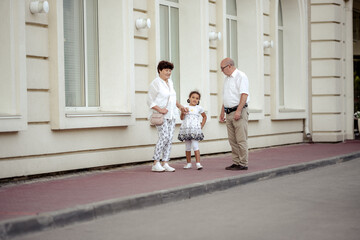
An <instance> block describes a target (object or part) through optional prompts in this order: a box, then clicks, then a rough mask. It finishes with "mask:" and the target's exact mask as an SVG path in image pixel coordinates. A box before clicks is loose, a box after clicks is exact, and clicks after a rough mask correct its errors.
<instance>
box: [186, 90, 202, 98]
mask: <svg viewBox="0 0 360 240" xmlns="http://www.w3.org/2000/svg"><path fill="white" fill-rule="evenodd" d="M194 93H195V94H197V95H199V100H200V98H201V94H200V93H199V91H191V92H190V94H189V98H190V97H191V95H193V94H194Z"/></svg>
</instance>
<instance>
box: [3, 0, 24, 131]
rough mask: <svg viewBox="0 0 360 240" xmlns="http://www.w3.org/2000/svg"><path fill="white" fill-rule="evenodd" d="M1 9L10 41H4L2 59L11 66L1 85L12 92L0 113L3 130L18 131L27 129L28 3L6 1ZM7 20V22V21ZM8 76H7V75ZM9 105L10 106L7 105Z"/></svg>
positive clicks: (4, 70) (5, 72) (4, 74)
mask: <svg viewBox="0 0 360 240" xmlns="http://www.w3.org/2000/svg"><path fill="white" fill-rule="evenodd" d="M2 4H4V5H3V6H7V7H4V8H1V10H0V12H2V16H3V20H2V24H3V26H5V27H6V28H7V29H6V30H7V33H8V34H6V33H5V34H4V30H5V29H2V34H3V35H2V37H8V39H7V41H4V42H2V48H3V49H6V52H5V53H2V56H1V57H0V58H2V60H1V61H5V62H6V63H7V64H8V67H4V69H3V72H2V76H3V77H2V78H1V81H2V84H3V86H5V87H6V88H7V90H8V92H9V93H10V95H8V97H7V98H5V99H2V100H4V101H5V104H6V108H4V109H3V113H1V114H0V132H17V131H22V130H26V129H27V118H28V117H27V82H26V80H27V79H26V76H27V75H26V48H25V46H26V42H25V24H24V22H25V11H24V9H25V2H24V1H13V0H4V1H2ZM6 16H8V17H6ZM6 20H8V22H6ZM4 76H8V77H4ZM8 106H10V107H8Z"/></svg>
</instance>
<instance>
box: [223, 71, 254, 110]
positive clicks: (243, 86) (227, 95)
mask: <svg viewBox="0 0 360 240" xmlns="http://www.w3.org/2000/svg"><path fill="white" fill-rule="evenodd" d="M243 93H245V94H247V95H248V97H247V100H246V103H248V102H249V101H250V92H249V80H248V78H247V76H246V74H245V73H243V72H241V71H240V70H238V69H235V71H234V72H233V73H232V74H231V75H230V76H226V77H225V79H224V90H223V100H224V107H226V108H232V107H235V106H237V105H239V103H240V97H241V94H243Z"/></svg>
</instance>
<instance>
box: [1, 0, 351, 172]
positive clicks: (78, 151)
mask: <svg viewBox="0 0 360 240" xmlns="http://www.w3.org/2000/svg"><path fill="white" fill-rule="evenodd" d="M36 2H37V1H35V0H1V1H0V14H1V16H4V18H3V19H4V20H3V21H1V23H0V29H1V32H2V34H1V35H0V42H1V45H0V52H1V54H0V68H1V73H2V74H1V76H0V78H1V81H0V178H12V177H19V176H27V175H34V174H43V173H51V172H59V171H68V170H75V169H85V168H92V167H99V166H110V165H118V164H125V163H135V162H145V161H151V158H152V154H153V150H154V146H155V143H156V141H157V131H156V129H155V128H154V127H152V126H150V124H149V122H148V120H147V117H148V114H149V109H148V107H147V105H146V95H147V90H148V86H149V84H150V82H151V81H152V80H153V79H154V78H155V77H156V75H157V71H156V67H157V63H158V62H159V61H160V60H163V59H165V60H169V61H172V62H173V63H174V65H175V68H174V71H173V73H172V79H173V81H174V84H175V89H176V91H177V94H178V101H179V102H181V103H182V104H185V103H186V100H187V97H188V94H189V92H190V91H192V90H195V89H196V90H199V91H200V92H201V94H202V98H201V105H202V106H203V107H204V108H205V110H206V114H207V116H208V121H207V123H206V125H205V127H204V129H203V131H204V135H205V140H204V141H202V142H201V143H200V150H201V154H213V153H222V152H228V151H230V146H229V144H228V140H227V132H226V126H225V124H224V123H220V122H219V120H218V119H219V113H220V107H221V104H222V83H223V77H224V76H223V74H222V72H221V69H220V62H221V60H222V59H223V58H225V57H231V58H233V59H234V60H235V63H236V65H237V67H238V68H239V69H240V70H242V71H243V72H245V73H246V74H247V75H248V78H249V83H250V94H251V102H250V103H249V111H250V120H249V147H250V148H252V149H254V148H261V147H269V146H276V145H284V144H294V143H302V142H309V141H314V142H339V141H344V140H347V139H353V138H354V119H353V114H354V93H353V92H354V81H353V54H354V50H353V5H354V7H355V6H357V3H356V2H354V3H353V1H352V0H348V1H345V0H252V1H248V0H198V1H194V0H122V1H118V0H81V1H80V0H79V1H72V0H49V1H48V4H49V11H48V13H46V12H44V10H43V11H42V12H39V13H36V11H35V13H33V12H34V11H33V12H32V11H31V10H30V5H31V4H32V3H36ZM40 3H42V2H41V1H40ZM40 7H41V6H40ZM43 8H44V7H43ZM45 8H46V6H45ZM39 9H40V8H39ZM40 10H41V9H40ZM45 10H46V9H45ZM177 123H178V124H177V127H176V130H175V137H174V140H173V148H172V154H171V156H172V157H173V158H176V157H184V154H185V151H184V145H183V143H181V142H179V141H178V140H177V139H176V136H177V133H178V130H179V125H180V119H179V120H178V121H177ZM250 161H251V160H250Z"/></svg>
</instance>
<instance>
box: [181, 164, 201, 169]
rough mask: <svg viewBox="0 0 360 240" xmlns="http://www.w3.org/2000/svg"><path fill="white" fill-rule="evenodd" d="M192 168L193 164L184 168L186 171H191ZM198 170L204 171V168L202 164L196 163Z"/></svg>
mask: <svg viewBox="0 0 360 240" xmlns="http://www.w3.org/2000/svg"><path fill="white" fill-rule="evenodd" d="M191 167H192V165H191V163H187V164H186V165H185V166H184V169H190V168H191ZM196 168H197V170H201V169H203V166H201V164H200V163H196Z"/></svg>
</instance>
